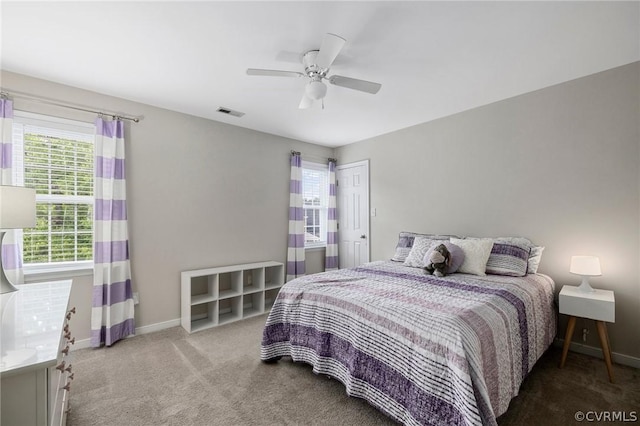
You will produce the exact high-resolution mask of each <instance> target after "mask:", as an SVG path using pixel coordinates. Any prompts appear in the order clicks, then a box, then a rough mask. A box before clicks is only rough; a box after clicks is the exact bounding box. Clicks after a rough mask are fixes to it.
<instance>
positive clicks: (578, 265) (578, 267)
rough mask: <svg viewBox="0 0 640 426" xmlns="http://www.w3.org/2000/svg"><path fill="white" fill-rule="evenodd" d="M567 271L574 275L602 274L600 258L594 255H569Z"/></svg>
mask: <svg viewBox="0 0 640 426" xmlns="http://www.w3.org/2000/svg"><path fill="white" fill-rule="evenodd" d="M569 272H571V273H572V274H576V275H582V276H588V277H599V276H600V275H602V270H601V269H600V259H599V258H597V257H596V256H571V266H570V267H569Z"/></svg>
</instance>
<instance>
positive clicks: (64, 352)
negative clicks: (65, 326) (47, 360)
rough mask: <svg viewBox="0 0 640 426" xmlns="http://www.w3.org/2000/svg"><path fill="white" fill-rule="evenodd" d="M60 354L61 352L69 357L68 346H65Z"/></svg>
mask: <svg viewBox="0 0 640 426" xmlns="http://www.w3.org/2000/svg"><path fill="white" fill-rule="evenodd" d="M60 352H62V353H63V354H65V355H69V345H67V346H65V347H64V349H63V350H61V351H60Z"/></svg>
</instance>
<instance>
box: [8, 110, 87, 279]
mask: <svg viewBox="0 0 640 426" xmlns="http://www.w3.org/2000/svg"><path fill="white" fill-rule="evenodd" d="M94 135H95V126H93V125H92V124H87V123H81V122H75V121H70V120H63V119H58V118H54V117H47V116H41V115H36V114H28V113H22V112H16V116H15V118H14V124H13V143H14V154H13V155H14V160H15V161H14V165H15V168H14V179H15V182H16V184H17V185H24V186H25V187H27V188H34V189H35V190H36V226H35V227H34V228H27V229H24V230H23V252H22V253H23V261H24V265H25V270H28V269H30V268H29V267H30V266H33V267H34V269H37V268H38V267H48V268H50V269H65V268H70V267H71V268H73V267H78V266H81V265H86V266H89V265H90V264H91V263H92V260H93V150H94V141H95V136H94ZM51 267H53V268H51Z"/></svg>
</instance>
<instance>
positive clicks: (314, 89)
mask: <svg viewBox="0 0 640 426" xmlns="http://www.w3.org/2000/svg"><path fill="white" fill-rule="evenodd" d="M305 92H306V94H307V96H308V97H310V98H311V99H313V100H316V101H317V100H319V99H322V98H324V96H325V95H326V94H327V86H325V84H324V83H323V82H321V81H319V80H312V81H310V82H309V83H308V84H307V87H306V88H305Z"/></svg>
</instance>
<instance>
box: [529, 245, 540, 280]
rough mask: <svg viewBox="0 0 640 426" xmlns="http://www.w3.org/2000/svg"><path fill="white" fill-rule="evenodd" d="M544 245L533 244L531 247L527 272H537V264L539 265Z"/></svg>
mask: <svg viewBox="0 0 640 426" xmlns="http://www.w3.org/2000/svg"><path fill="white" fill-rule="evenodd" d="M543 250H544V247H541V246H533V247H531V253H530V254H529V262H528V265H527V274H535V273H537V272H538V266H540V260H542V251H543Z"/></svg>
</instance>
